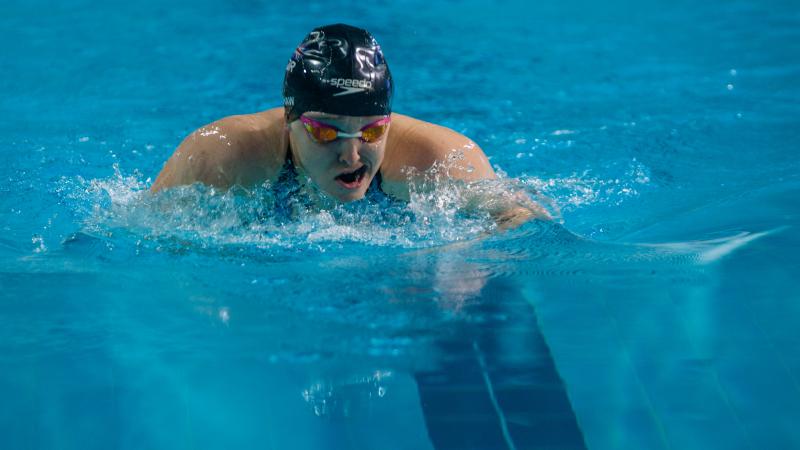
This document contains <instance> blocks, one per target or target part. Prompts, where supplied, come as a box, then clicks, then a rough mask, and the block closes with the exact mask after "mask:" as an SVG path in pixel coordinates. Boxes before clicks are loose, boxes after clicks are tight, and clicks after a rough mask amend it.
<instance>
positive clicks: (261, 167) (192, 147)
mask: <svg viewBox="0 0 800 450" xmlns="http://www.w3.org/2000/svg"><path fill="white" fill-rule="evenodd" d="M280 110H281V111H282V108H281V109H280ZM273 115H275V114H274V110H269V111H265V112H263V113H258V114H248V115H241V116H230V117H226V118H224V119H220V120H218V121H216V122H213V123H211V124H208V125H206V126H203V127H200V128H199V129H197V130H195V131H194V132H192V133H191V134H189V136H187V137H186V138H185V139H184V140H183V142H181V144H180V145H179V146H178V148H177V149H176V150H175V152H174V153H173V154H172V156H171V157H170V158H169V160H167V162H166V164H164V168H163V169H162V170H161V173H159V175H158V177H157V178H156V181H155V182H154V183H153V185H152V186H151V187H150V191H151V192H157V191H160V190H162V189H166V188H169V187H173V186H181V185H188V184H193V183H203V184H206V185H209V186H213V187H216V188H220V189H228V188H230V187H231V186H234V185H241V186H245V187H249V186H254V185H258V184H260V183H262V182H264V181H265V180H267V179H270V178H272V177H274V176H276V175H277V172H278V170H279V169H280V167H281V162H282V159H281V156H282V155H277V154H276V153H278V152H277V151H276V150H275V149H277V148H279V147H278V146H279V145H280V144H281V143H280V142H275V141H276V140H277V141H280V139H281V136H282V135H281V134H280V133H278V134H277V135H276V133H273V132H270V131H271V129H270V127H269V126H265V124H269V123H270V122H271V121H270V119H272V118H273V117H272V116H273ZM272 128H274V127H272Z"/></svg>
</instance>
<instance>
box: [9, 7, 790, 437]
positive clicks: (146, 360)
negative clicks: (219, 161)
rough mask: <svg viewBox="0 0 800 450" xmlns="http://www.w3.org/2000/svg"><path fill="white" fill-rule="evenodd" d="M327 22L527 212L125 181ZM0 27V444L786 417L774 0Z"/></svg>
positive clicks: (783, 165) (670, 425) (786, 167)
mask: <svg viewBox="0 0 800 450" xmlns="http://www.w3.org/2000/svg"><path fill="white" fill-rule="evenodd" d="M335 22H347V23H352V24H354V25H358V26H363V27H366V28H368V29H370V30H371V31H372V32H373V33H374V34H375V35H376V37H377V38H378V40H379V41H380V43H381V45H382V47H383V49H384V51H385V53H386V56H387V59H388V61H389V63H390V65H391V68H392V72H393V74H394V77H395V81H396V84H397V91H396V101H395V110H396V111H397V112H401V113H405V114H409V115H412V116H415V117H418V118H421V119H424V120H429V121H432V122H436V123H440V124H443V125H446V126H449V127H451V128H453V129H455V130H457V131H460V132H462V133H465V134H466V135H468V136H470V137H471V138H473V139H474V140H475V141H476V142H477V143H478V144H479V145H480V146H481V147H482V148H483V149H484V151H485V152H486V153H487V154H488V155H489V156H490V160H491V162H492V164H493V165H494V166H495V168H496V169H497V170H498V172H499V173H501V174H502V175H503V177H504V178H503V179H502V180H501V181H499V182H498V183H497V184H499V185H501V187H502V186H506V187H513V188H515V189H523V190H526V191H527V192H529V193H531V195H535V196H538V197H537V198H540V200H542V201H543V202H544V201H546V200H545V199H550V203H549V204H550V206H549V208H551V209H552V210H553V211H555V212H557V220H556V221H555V222H553V223H540V222H533V223H529V224H526V225H525V226H523V227H521V228H519V229H516V230H513V231H509V232H505V233H497V232H496V230H494V225H493V224H492V223H491V221H490V220H488V219H487V218H486V217H485V216H483V215H481V214H466V213H463V212H462V211H460V210H459V205H461V204H462V203H463V201H464V192H463V190H462V188H461V187H459V186H457V185H452V184H448V183H447V182H446V181H442V182H440V183H438V184H437V185H436V189H435V190H434V191H433V193H432V194H427V195H423V194H421V195H418V196H416V197H415V198H414V200H413V201H412V202H411V203H410V204H398V203H392V202H386V201H383V200H377V199H368V200H367V201H363V202H358V203H355V204H348V205H345V206H340V207H336V208H332V209H328V210H318V209H313V208H312V209H304V208H303V207H302V205H293V208H294V213H293V214H292V215H290V216H286V215H281V214H278V213H276V202H277V203H279V202H280V199H279V198H276V197H275V196H274V194H273V193H272V192H271V191H270V190H269V189H267V188H264V189H259V190H255V191H253V192H249V193H246V192H237V193H220V192H215V191H213V190H210V189H207V188H203V187H200V186H193V187H186V188H180V189H176V190H173V191H171V192H166V193H163V194H160V195H157V196H151V195H149V194H148V193H147V192H146V189H147V187H148V186H149V184H150V183H151V182H152V180H153V179H154V178H155V176H156V174H157V173H158V171H159V170H160V168H161V166H162V164H163V162H164V161H165V160H166V158H167V157H168V156H169V155H170V154H171V152H172V151H173V150H174V148H175V146H176V145H177V144H178V143H179V142H180V140H181V139H182V137H183V136H185V135H186V134H187V133H189V132H191V131H192V130H193V129H195V128H197V127H199V126H201V125H203V124H205V123H208V122H210V121H212V120H215V119H217V118H220V117H222V116H226V115H230V114H237V113H245V112H254V111H259V110H262V109H266V108H270V107H274V106H277V105H279V104H280V102H281V98H280V89H281V82H282V76H283V68H284V67H285V63H286V61H287V59H288V57H289V55H290V53H291V51H292V50H293V49H294V47H295V45H296V44H297V43H298V42H299V40H300V39H301V38H302V37H303V36H304V35H305V34H306V33H307V32H308V31H309V30H310V29H311V28H313V27H315V26H318V25H321V24H324V23H335ZM0 24H1V26H2V30H3V31H4V45H3V46H2V61H3V70H2V72H0V88H2V92H3V95H2V96H0V112H1V113H2V117H3V120H2V121H0V152H2V156H3V161H4V163H3V164H2V165H0V227H2V233H0V399H2V400H1V401H0V448H3V449H51V448H52V449H93V448H97V449H108V448H120V449H141V448H152V449H161V448H164V449H167V448H168V449H176V448H202V449H209V448H274V449H284V448H294V449H306V448H308V449H312V448H313V449H318V448H343V449H344V448H347V449H351V448H353V449H360V448H364V449H367V448H370V449H372V448H381V449H395V448H396V449H425V448H428V449H434V448H435V449H469V448H472V449H505V448H509V449H533V448H552V449H576V448H590V449H645V448H646V449H707V448H725V449H739V448H742V449H764V448H770V449H779V448H781V449H783V448H798V447H800V431H798V429H797V427H796V424H797V423H800V350H798V348H800V332H798V324H800V283H799V282H798V281H797V275H798V273H800V271H798V268H799V264H798V257H797V251H798V249H799V248H800V235H799V234H798V225H800V203H798V201H797V198H798V195H800V170H799V169H800V164H799V163H798V160H797V153H798V152H797V150H798V144H800V83H798V81H799V80H800V8H798V7H797V3H796V2H792V1H785V2H781V1H766V2H762V1H756V0H734V1H712V2H706V3H696V2H688V1H676V2H669V3H665V2H642V1H636V2H632V1H624V0H622V1H615V2H612V3H611V4H608V3H607V2H581V1H567V2H558V3H556V2H550V3H548V4H530V3H529V2H523V1H500V2H496V3H495V4H494V5H492V6H489V5H488V4H486V3H484V2H479V1H474V0H472V1H466V2H441V3H431V2H422V1H417V0H411V1H402V2H394V3H390V4H389V3H387V4H380V3H374V2H373V3H345V4H335V5H334V4H331V3H329V2H319V1H314V0H312V1H306V2H284V1H272V2H262V1H258V0H248V1H232V2H226V3H217V2H206V1H203V0H199V1H198V0H196V1H193V2H192V3H183V2H174V3H173V2H171V3H169V4H164V3H159V2H155V1H143V2H134V3H130V4H126V3H122V2H110V3H106V4H98V3H96V2H88V1H85V0H70V1H66V2H45V1H38V0H34V1H26V2H22V1H19V0H12V1H11V3H10V4H7V6H6V7H4V14H3V15H2V16H0ZM490 187H491V186H490ZM496 187H497V186H494V188H496ZM478 188H486V186H480V187H478ZM278 206H281V205H278ZM284 206H285V205H284ZM487 233H488V237H487Z"/></svg>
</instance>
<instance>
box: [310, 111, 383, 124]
mask: <svg viewBox="0 0 800 450" xmlns="http://www.w3.org/2000/svg"><path fill="white" fill-rule="evenodd" d="M303 115H304V116H306V117H308V118H311V119H314V120H319V121H323V122H326V123H334V124H348V125H356V124H361V125H366V124H369V123H371V122H375V121H376V120H379V119H382V118H383V117H385V116H344V115H340V114H330V113H325V112H321V111H307V112H305V113H304V114H303Z"/></svg>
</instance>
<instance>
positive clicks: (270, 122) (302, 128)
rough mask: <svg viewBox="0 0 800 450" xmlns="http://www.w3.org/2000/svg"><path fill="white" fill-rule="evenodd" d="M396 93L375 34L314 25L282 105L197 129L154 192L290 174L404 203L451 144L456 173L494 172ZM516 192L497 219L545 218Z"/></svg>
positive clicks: (472, 148) (465, 177)
mask: <svg viewBox="0 0 800 450" xmlns="http://www.w3.org/2000/svg"><path fill="white" fill-rule="evenodd" d="M393 92H394V82H393V81H392V75H391V72H390V71H389V66H388V65H387V63H386V60H385V59H384V56H383V52H382V51H381V48H380V46H379V45H378V43H377V41H376V40H375V38H374V37H373V36H372V35H371V34H370V33H369V32H367V31H366V30H363V29H360V28H355V27H352V26H349V25H344V24H336V25H328V26H323V27H319V28H315V29H314V30H313V31H311V33H309V35H308V36H306V38H305V39H304V40H303V42H302V43H301V44H300V45H299V46H298V47H297V49H296V50H295V51H294V54H293V55H292V57H291V59H290V60H289V63H288V64H287V66H286V72H285V77H284V82H283V107H282V108H280V107H279V108H273V109H269V110H266V111H262V112H258V113H254V114H244V115H235V116H230V117H225V118H223V119H220V120H218V121H216V122H213V123H211V124H209V125H206V126H204V127H201V128H199V129H198V130H196V131H194V132H193V133H191V134H190V135H189V136H188V137H187V138H186V139H184V141H183V142H182V143H181V144H180V145H179V146H178V148H177V149H176V150H175V153H174V154H173V155H172V157H171V158H170V159H169V160H168V161H167V162H166V164H165V165H164V168H163V169H162V171H161V173H160V174H159V175H158V177H157V179H156V181H155V183H153V185H152V187H151V191H153V192H157V191H159V190H162V189H165V188H169V187H172V186H178V185H186V184H192V183H196V182H200V183H204V184H207V185H210V186H214V187H216V188H220V189H228V188H230V187H232V186H242V187H245V188H247V187H253V186H258V185H261V184H262V183H264V182H265V181H269V182H271V183H274V182H276V181H277V180H279V179H280V178H282V177H286V175H287V174H289V175H290V177H291V178H294V179H307V180H310V182H311V183H313V185H315V187H316V188H317V189H318V190H320V191H322V192H324V193H325V194H327V195H328V196H330V197H332V198H334V199H336V200H338V201H340V202H349V201H353V200H358V199H361V198H363V197H364V195H365V193H366V192H367V190H368V189H369V188H370V186H373V185H374V186H375V188H377V189H379V190H380V191H382V192H384V193H386V194H387V195H390V196H392V197H395V198H398V199H402V200H406V201H408V200H409V197H410V183H412V182H414V181H415V180H414V177H415V176H416V177H422V176H424V174H425V172H426V171H427V170H429V169H430V168H431V167H432V166H433V165H434V164H437V163H438V164H444V163H446V161H447V159H448V155H451V154H452V153H453V152H454V151H460V152H463V159H460V160H459V161H458V164H457V165H455V166H452V165H450V166H448V175H449V176H450V178H452V179H455V180H461V181H464V182H473V181H478V180H488V179H494V178H496V175H495V173H494V170H492V167H491V165H490V164H489V161H488V159H487V158H486V155H485V154H484V152H483V151H482V150H481V149H480V148H479V147H478V146H477V145H476V144H475V143H474V142H472V141H471V140H470V139H468V138H467V137H465V136H463V135H462V134H460V133H457V132H455V131H453V130H450V129H448V128H445V127H441V126H438V125H434V124H432V123H428V122H424V121H421V120H417V119H414V118H412V117H409V116H405V115H402V114H397V113H393V112H392V95H393ZM409 169H410V170H409ZM298 175H300V176H301V177H298ZM417 181H419V180H417ZM513 197H514V198H516V199H517V200H515V201H513V202H510V203H508V202H506V203H503V205H502V206H495V207H493V208H492V210H491V211H490V213H491V214H492V216H493V217H494V218H495V220H496V221H497V222H498V224H500V225H501V226H503V227H506V226H513V225H516V224H519V223H522V222H524V221H526V220H529V219H531V218H537V217H538V218H547V217H548V216H547V213H546V212H545V211H544V209H542V208H541V207H539V206H538V205H537V204H536V203H535V202H533V201H531V200H530V199H529V198H528V197H527V196H525V195H515V196H513ZM522 197H524V199H522ZM520 199H521V200H520ZM495 203H497V202H495ZM500 203H502V202H500Z"/></svg>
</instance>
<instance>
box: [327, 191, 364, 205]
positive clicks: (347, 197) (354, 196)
mask: <svg viewBox="0 0 800 450" xmlns="http://www.w3.org/2000/svg"><path fill="white" fill-rule="evenodd" d="M365 194H366V190H364V191H363V192H362V190H361V189H359V190H358V191H354V192H337V193H332V195H333V197H335V198H336V199H337V200H339V201H340V202H344V203H348V202H353V201H356V200H361V199H362V198H364V195H365Z"/></svg>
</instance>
